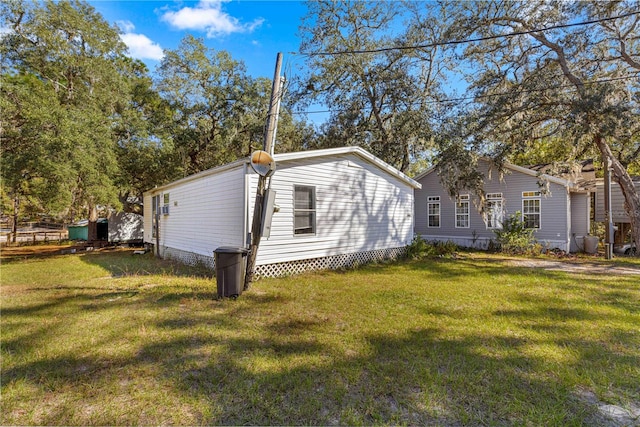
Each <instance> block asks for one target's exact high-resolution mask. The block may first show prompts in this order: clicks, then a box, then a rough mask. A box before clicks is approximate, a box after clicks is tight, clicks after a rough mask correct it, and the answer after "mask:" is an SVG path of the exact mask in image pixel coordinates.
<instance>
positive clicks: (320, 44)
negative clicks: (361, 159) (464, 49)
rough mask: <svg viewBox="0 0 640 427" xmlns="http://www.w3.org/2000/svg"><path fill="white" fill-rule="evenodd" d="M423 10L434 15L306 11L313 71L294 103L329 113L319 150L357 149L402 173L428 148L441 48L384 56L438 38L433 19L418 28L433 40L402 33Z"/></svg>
mask: <svg viewBox="0 0 640 427" xmlns="http://www.w3.org/2000/svg"><path fill="white" fill-rule="evenodd" d="M405 7H408V8H405ZM420 7H425V8H426V9H425V10H426V11H427V13H428V12H429V10H428V8H429V6H428V5H427V6H421V5H415V4H412V3H385V2H373V3H368V2H345V1H341V2H328V1H319V2H311V3H310V4H309V12H308V15H307V16H306V17H305V19H304V21H303V24H302V27H301V33H302V34H303V35H304V36H303V40H302V43H301V48H300V50H301V51H302V52H303V53H304V54H305V55H307V58H308V59H307V65H308V67H309V69H310V70H311V72H310V74H309V75H308V76H307V77H306V78H305V79H304V81H303V82H302V83H301V84H300V89H299V90H298V94H297V96H298V97H299V99H301V100H302V101H304V102H306V103H310V102H312V101H321V102H323V103H324V104H325V105H328V106H329V107H330V109H331V116H330V118H329V120H328V122H327V123H326V124H325V125H324V126H323V127H322V129H321V131H322V134H323V135H322V137H321V140H320V141H319V142H318V144H317V145H318V146H322V147H331V146H343V145H359V146H362V147H363V148H365V149H367V150H369V151H371V152H372V153H373V154H375V155H377V156H378V157H380V158H382V159H383V160H385V161H386V162H388V163H390V164H392V165H394V166H395V167H397V168H399V169H400V170H401V171H406V170H407V169H408V168H409V166H410V164H411V161H412V160H413V159H415V158H416V157H418V156H419V155H420V154H421V152H422V151H423V150H424V148H425V147H427V146H429V144H430V141H431V137H432V135H431V119H432V117H433V115H434V110H435V107H434V106H435V105H437V104H434V103H432V101H433V100H434V99H436V98H437V97H438V96H439V95H440V91H439V84H440V81H441V78H442V68H441V66H442V65H441V62H440V59H441V58H440V57H439V52H440V49H439V48H437V47H425V48H422V49H413V50H412V51H405V50H397V49H386V48H389V47H390V46H406V45H409V44H414V43H415V42H416V40H417V38H416V37H418V36H419V37H420V41H422V42H424V40H425V38H426V39H428V40H431V38H432V37H438V34H437V28H438V27H437V25H435V24H436V21H435V20H433V19H432V18H433V16H432V15H429V18H426V19H423V20H422V21H421V23H422V24H424V25H425V28H426V27H427V26H428V27H429V28H430V29H432V30H433V32H431V33H427V32H423V33H417V32H411V31H410V32H407V33H406V34H401V32H400V31H399V30H398V28H399V26H400V25H401V19H402V18H403V17H405V16H404V15H403V14H410V13H414V14H415V15H416V16H421V11H419V8H420ZM394 33H395V34H399V35H402V37H400V36H398V37H395V38H394V37H393V36H392V34H394ZM423 44H424V43H423Z"/></svg>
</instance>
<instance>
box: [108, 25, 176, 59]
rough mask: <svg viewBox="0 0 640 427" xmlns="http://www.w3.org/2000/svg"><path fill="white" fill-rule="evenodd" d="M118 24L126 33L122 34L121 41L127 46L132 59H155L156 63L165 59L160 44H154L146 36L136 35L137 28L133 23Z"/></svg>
mask: <svg viewBox="0 0 640 427" xmlns="http://www.w3.org/2000/svg"><path fill="white" fill-rule="evenodd" d="M116 24H117V25H118V27H119V28H120V29H121V30H122V31H124V33H123V34H120V39H121V40H122V41H123V42H124V44H126V45H127V47H128V48H129V53H130V54H131V56H132V57H134V58H137V59H153V60H155V61H159V60H161V59H162V58H163V57H164V53H163V52H162V48H161V47H160V45H159V44H158V43H154V42H153V41H152V40H151V39H150V38H149V37H147V36H145V35H144V34H136V33H134V32H133V30H135V28H136V27H135V25H133V23H132V22H131V21H118V22H116Z"/></svg>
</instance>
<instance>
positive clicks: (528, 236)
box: [493, 211, 542, 254]
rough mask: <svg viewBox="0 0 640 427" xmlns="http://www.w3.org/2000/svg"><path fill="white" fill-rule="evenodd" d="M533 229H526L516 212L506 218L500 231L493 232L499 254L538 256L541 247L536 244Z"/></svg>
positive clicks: (519, 214) (520, 216) (518, 213)
mask: <svg viewBox="0 0 640 427" xmlns="http://www.w3.org/2000/svg"><path fill="white" fill-rule="evenodd" d="M533 231H534V230H533V229H532V228H527V227H526V226H525V223H524V221H523V220H522V215H521V213H520V212H519V211H518V212H516V213H515V214H513V215H511V216H510V217H509V218H507V219H506V220H505V221H504V223H503V224H502V230H494V231H493V232H494V233H495V234H496V243H497V245H498V246H499V248H500V251H501V252H504V253H508V254H540V252H541V251H542V246H540V245H539V244H537V243H536V239H535V237H533Z"/></svg>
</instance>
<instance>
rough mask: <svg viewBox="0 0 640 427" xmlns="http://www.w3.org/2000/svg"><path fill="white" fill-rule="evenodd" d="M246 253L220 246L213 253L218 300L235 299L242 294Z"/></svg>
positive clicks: (241, 249)
mask: <svg viewBox="0 0 640 427" xmlns="http://www.w3.org/2000/svg"><path fill="white" fill-rule="evenodd" d="M248 253H249V250H248V249H245V248H238V247H232V246H222V247H219V248H217V249H216V250H215V251H213V258H214V260H215V264H216V282H218V298H224V297H232V298H236V297H238V296H239V295H240V294H241V293H242V289H243V288H244V274H245V269H246V265H247V262H246V259H245V257H246V256H247V254H248Z"/></svg>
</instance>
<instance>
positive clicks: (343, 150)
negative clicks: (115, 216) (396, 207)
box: [145, 146, 422, 193]
mask: <svg viewBox="0 0 640 427" xmlns="http://www.w3.org/2000/svg"><path fill="white" fill-rule="evenodd" d="M345 154H354V155H356V156H358V157H360V158H362V159H364V160H366V161H367V162H369V163H371V164H372V165H374V166H376V167H377V168H379V169H381V170H383V171H384V172H386V173H388V174H389V175H392V176H394V177H396V178H398V179H399V180H400V181H402V182H404V183H405V184H407V185H409V186H410V187H412V188H422V184H420V183H419V182H417V181H416V180H414V179H412V178H410V177H408V176H407V175H405V174H404V173H402V172H400V171H399V170H398V169H396V168H394V167H393V166H391V165H389V164H388V163H386V162H384V161H382V160H380V159H379V158H377V157H376V156H374V155H373V154H371V153H369V152H368V151H366V150H364V149H363V148H360V147H355V146H354V147H339V148H327V149H323V150H309V151H297V152H294V153H281V154H275V155H274V156H273V157H274V159H275V161H276V164H278V163H281V162H283V163H284V162H288V161H294V160H305V159H315V158H320V157H329V156H340V155H345ZM249 163H250V158H249V157H247V158H244V159H240V160H236V161H235V162H231V163H227V164H225V165H222V166H217V167H215V168H211V169H207V170H204V171H202V172H198V173H196V174H193V175H189V176H187V177H184V178H182V179H179V180H177V181H173V182H170V183H168V184H165V185H162V186H158V187H156V188H153V189H151V190H148V191H146V192H145V193H149V192H157V191H162V190H165V189H167V188H171V187H174V186H176V185H179V184H184V183H187V182H190V181H194V180H197V179H200V178H204V177H206V176H211V175H216V174H219V173H222V172H224V171H227V170H231V169H234V168H237V167H241V166H243V165H248V164H249ZM276 174H277V171H276Z"/></svg>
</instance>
